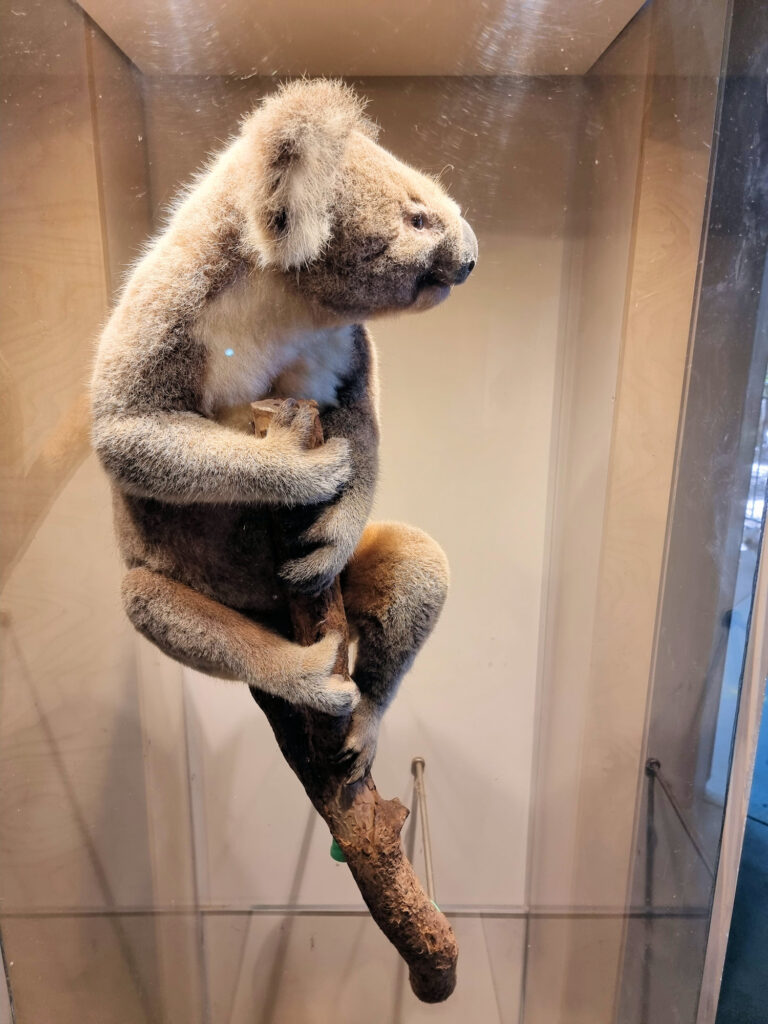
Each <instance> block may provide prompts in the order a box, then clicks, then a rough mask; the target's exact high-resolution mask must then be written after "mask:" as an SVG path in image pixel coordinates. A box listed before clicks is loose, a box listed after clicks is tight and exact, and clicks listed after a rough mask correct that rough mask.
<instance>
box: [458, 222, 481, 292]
mask: <svg viewBox="0 0 768 1024" xmlns="http://www.w3.org/2000/svg"><path fill="white" fill-rule="evenodd" d="M476 263H477V237H476V235H475V232H474V231H473V230H472V228H471V227H470V226H469V224H468V223H467V222H466V221H465V220H464V218H463V217H462V218H461V264H460V266H459V269H458V270H457V272H456V277H455V278H454V284H463V283H464V282H465V281H466V280H467V278H468V277H469V275H470V274H471V273H472V271H473V270H474V269H475V264H476Z"/></svg>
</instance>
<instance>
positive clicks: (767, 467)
mask: <svg viewBox="0 0 768 1024" xmlns="http://www.w3.org/2000/svg"><path fill="white" fill-rule="evenodd" d="M766 484H768V377H766V380H765V382H764V383H763V396H762V399H761V402H760V420H759V424H758V428H757V442H756V444H755V455H754V458H753V460H752V472H751V474H750V478H749V490H748V492H747V503H746V507H745V510H744V526H743V529H742V535H741V553H740V555H739V568H738V573H737V576H736V587H735V590H734V602H733V610H732V611H731V614H730V616H729V621H728V623H727V626H728V646H727V649H726V654H725V664H724V666H723V685H722V688H721V690H720V705H719V708H718V712H717V728H716V730H715V742H714V745H713V747H712V762H711V765H710V772H709V778H708V779H707V786H706V793H707V796H708V797H709V799H711V800H713V801H714V802H715V803H718V804H723V803H725V791H726V787H727V784H728V767H729V761H730V756H731V740H732V737H733V726H734V722H735V720H736V707H737V703H738V697H739V683H740V681H741V670H742V665H743V663H744V649H745V646H746V643H747V623H748V621H749V611H750V605H751V602H752V584H753V581H754V578H755V568H756V565H757V552H758V548H759V546H760V531H761V528H762V522H763V510H764V509H765V499H766Z"/></svg>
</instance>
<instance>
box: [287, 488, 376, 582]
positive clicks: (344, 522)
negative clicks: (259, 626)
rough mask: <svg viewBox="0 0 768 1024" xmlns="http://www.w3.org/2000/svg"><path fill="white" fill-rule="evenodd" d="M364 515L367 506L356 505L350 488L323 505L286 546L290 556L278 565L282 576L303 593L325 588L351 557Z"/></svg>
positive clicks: (360, 531)
mask: <svg viewBox="0 0 768 1024" xmlns="http://www.w3.org/2000/svg"><path fill="white" fill-rule="evenodd" d="M366 516H367V508H366V507H361V508H358V507H357V504H356V503H355V502H354V501H353V496H352V493H351V492H348V493H347V494H345V495H344V496H343V498H342V499H341V501H339V502H336V503H335V504H333V505H330V506H329V507H327V508H325V509H323V510H322V511H321V513H320V514H319V515H318V516H317V517H316V518H315V521H314V522H312V523H311V525H309V526H308V527H306V528H304V529H303V530H302V531H301V532H300V533H299V535H298V537H296V539H295V540H294V541H293V543H292V544H291V545H290V546H289V550H288V554H292V555H293V556H294V557H292V558H289V560H288V561H286V562H285V564H284V565H283V566H282V567H281V569H280V576H281V577H282V579H284V580H285V582H286V583H287V584H288V585H289V587H291V588H292V589H293V590H298V591H301V592H303V593H309V594H319V593H320V592H321V591H322V590H325V588H326V587H328V586H330V584H331V583H333V580H334V579H335V577H336V576H338V575H339V573H340V572H341V571H342V570H343V569H344V567H345V566H346V564H347V562H348V561H349V559H350V558H351V557H352V554H353V553H354V550H355V548H356V547H357V544H358V541H359V540H360V535H361V534H362V532H363V527H364V526H365V520H366ZM291 548H293V550H291Z"/></svg>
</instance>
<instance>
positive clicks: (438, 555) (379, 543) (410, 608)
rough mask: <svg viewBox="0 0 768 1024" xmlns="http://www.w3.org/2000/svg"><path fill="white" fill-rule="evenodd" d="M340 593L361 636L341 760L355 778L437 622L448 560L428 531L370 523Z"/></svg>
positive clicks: (367, 760) (369, 757)
mask: <svg viewBox="0 0 768 1024" xmlns="http://www.w3.org/2000/svg"><path fill="white" fill-rule="evenodd" d="M342 591H343V595H344V607H345V609H346V612H347V618H348V619H349V623H350V627H351V630H352V633H353V635H354V636H355V637H356V639H357V657H356V659H355V666H354V671H353V675H354V678H355V682H356V684H357V686H358V688H359V690H360V693H361V694H362V696H361V700H360V704H359V705H358V707H357V709H356V710H355V712H354V714H353V716H352V722H351V724H350V729H349V732H348V734H347V738H346V741H345V744H344V747H343V748H342V751H341V752H340V755H339V759H340V761H341V762H342V763H345V764H346V765H348V766H349V772H348V776H347V777H348V779H349V781H354V780H355V779H358V778H360V777H362V775H363V774H364V773H365V771H366V770H367V768H368V767H369V766H370V764H371V763H372V761H373V757H374V755H375V753H376V742H377V740H378V734H379V726H380V724H381V719H382V716H383V714H384V712H385V711H386V709H387V707H388V705H389V704H390V702H391V701H392V699H393V697H394V696H395V693H396V692H397V688H398V686H399V685H400V681H401V679H402V678H403V676H404V675H405V673H406V672H407V671H408V669H409V668H410V667H411V665H412V663H413V660H414V658H415V657H416V654H417V653H418V651H419V649H420V648H421V647H422V645H423V644H424V641H425V640H426V639H427V637H428V636H429V634H430V633H431V632H432V629H433V628H434V625H435V623H436V622H437V619H438V616H439V615H440V611H441V609H442V607H443V604H444V602H445V598H446V594H447V592H448V562H447V559H446V557H445V554H444V553H443V551H442V549H441V548H440V546H439V545H438V544H437V543H436V541H434V540H432V538H431V537H430V536H429V535H428V534H426V533H424V532H423V530H418V529H416V528H415V527H413V526H406V525H404V524H402V523H371V524H370V525H369V526H367V527H366V529H365V531H364V532H363V535H362V537H361V539H360V543H359V544H358V547H357V549H356V551H355V553H354V555H353V556H352V558H351V560H350V562H349V564H348V565H347V567H346V569H345V570H344V573H343V575H342Z"/></svg>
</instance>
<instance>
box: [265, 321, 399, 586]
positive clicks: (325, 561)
mask: <svg viewBox="0 0 768 1024" xmlns="http://www.w3.org/2000/svg"><path fill="white" fill-rule="evenodd" d="M377 391H378V381H377V377H376V356H375V350H374V348H373V344H372V342H371V340H370V337H369V336H368V333H367V331H366V330H365V328H363V327H357V328H356V338H355V359H354V361H353V366H352V369H351V371H350V374H349V376H348V377H347V379H346V381H345V382H344V384H343V385H342V387H341V388H340V390H339V393H338V404H337V405H336V406H334V407H333V408H331V409H328V410H326V411H325V412H324V413H323V414H322V416H321V421H322V425H323V434H324V437H325V439H326V440H325V445H327V444H329V443H334V442H343V443H345V444H347V445H348V446H349V461H350V466H351V473H350V477H349V480H348V481H347V483H346V485H345V486H344V487H343V488H342V489H341V491H340V493H339V495H338V497H336V499H335V500H333V501H331V502H329V503H328V504H327V505H325V506H323V507H321V509H320V510H319V514H318V510H304V511H305V513H306V512H308V513H309V515H308V516H307V515H304V519H305V520H306V519H310V520H312V521H311V522H310V524H309V525H307V524H306V521H305V522H304V523H303V524H302V522H301V520H302V510H301V509H297V510H295V515H296V524H297V526H298V529H294V530H293V531H291V532H292V533H294V536H295V542H294V544H293V553H294V554H295V555H296V556H297V557H294V558H291V559H290V560H289V561H287V562H286V563H285V564H284V565H283V567H282V569H281V576H282V577H283V578H284V579H285V580H286V581H287V582H288V583H289V584H290V585H291V586H292V587H294V588H295V589H297V590H302V591H307V592H310V593H313V592H318V591H320V590H322V589H324V588H325V587H326V586H328V584H329V583H330V582H331V581H332V580H333V579H334V577H335V576H337V575H338V574H339V573H340V572H341V571H342V569H343V568H344V566H345V565H346V564H347V562H348V561H349V559H350V558H351V557H352V554H353V553H354V551H355V549H356V547H357V545H358V542H359V540H360V537H361V535H362V532H363V530H364V528H365V524H366V522H367V521H368V516H369V515H370V511H371V506H372V504H373V498H374V493H375V489H376V478H377V474H378V444H379V426H378V415H377V409H376V404H377ZM325 445H323V446H322V447H325ZM317 450H318V451H319V450H321V449H317ZM302 525H303V527H304V528H303V529H302V528H301V527H302ZM308 549H309V550H308ZM289 550H290V549H289Z"/></svg>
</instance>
